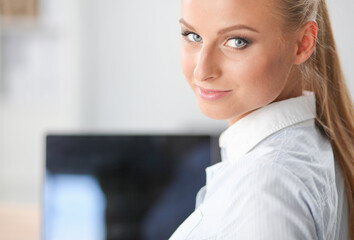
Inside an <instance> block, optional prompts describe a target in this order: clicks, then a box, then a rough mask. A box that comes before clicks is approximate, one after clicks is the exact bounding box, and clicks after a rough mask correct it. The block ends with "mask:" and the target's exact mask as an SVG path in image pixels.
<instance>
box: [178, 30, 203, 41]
mask: <svg viewBox="0 0 354 240" xmlns="http://www.w3.org/2000/svg"><path fill="white" fill-rule="evenodd" d="M182 35H183V36H185V37H187V38H188V40H189V41H191V42H201V41H202V40H203V39H202V37H201V36H199V35H198V34H196V33H193V32H184V33H182Z"/></svg>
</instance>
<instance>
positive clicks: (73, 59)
mask: <svg viewBox="0 0 354 240" xmlns="http://www.w3.org/2000/svg"><path fill="white" fill-rule="evenodd" d="M80 1H81V0H76V1H71V0H60V1H56V0H46V1H45V4H44V5H43V8H45V9H46V12H45V13H46V14H44V15H43V16H42V17H41V18H40V20H39V21H38V22H37V23H35V24H30V25H27V24H24V23H11V24H7V25H4V26H2V28H1V29H0V36H1V37H0V39H1V40H2V44H1V46H2V47H3V48H4V49H2V52H6V51H12V52H10V53H9V54H10V55H8V56H6V57H4V61H6V62H11V59H12V58H14V59H15V61H14V62H13V68H14V70H13V69H12V67H9V66H7V67H4V68H3V69H2V71H1V77H2V79H1V80H0V81H1V83H2V85H1V86H2V89H1V94H0V203H1V202H15V203H27V204H39V202H40V199H41V189H42V178H43V169H44V153H45V135H46V134H47V132H49V131H51V130H55V131H68V130H70V129H77V128H78V126H79V125H80V124H79V116H80V115H79V114H78V113H79V111H80V109H79V99H80V92H81V89H80V86H81V79H82V77H81V76H80V74H81V65H80V64H81V59H80V57H81V56H80V55H81V53H80V42H81V39H80V37H81V36H80V29H81V27H80V26H79V25H80V24H79V23H80V18H79V17H80V11H81V10H80V9H81V6H82V5H83V4H82V2H80ZM9 38H11V39H13V41H14V44H15V45H14V46H11V44H9V43H11V41H6V39H9ZM6 43H7V44H6ZM47 48H49V49H47ZM47 50H48V51H47ZM47 63H48V64H47ZM6 65H7V64H6ZM28 68H30V69H28ZM29 70H31V71H29ZM52 71H54V73H53V72H52ZM14 75H15V76H14ZM16 75H18V76H16Z"/></svg>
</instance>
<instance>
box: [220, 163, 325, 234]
mask: <svg viewBox="0 0 354 240" xmlns="http://www.w3.org/2000/svg"><path fill="white" fill-rule="evenodd" d="M230 194H231V199H232V201H231V202H230V205H229V206H228V211H226V212H227V214H226V216H225V220H226V221H225V222H226V223H228V224H227V225H225V226H224V228H223V230H222V231H220V232H219V233H220V234H219V236H218V237H220V239H247V240H256V239H257V240H269V239H272V240H281V239H287V240H295V239H299V240H300V239H318V237H317V233H316V226H315V221H314V218H313V216H312V211H313V210H314V209H312V208H314V207H313V206H315V205H316V202H315V201H314V200H313V198H312V196H311V194H310V193H309V191H308V189H307V188H306V185H305V184H304V183H303V182H302V181H301V180H300V179H299V178H298V177H297V176H296V175H294V174H293V173H292V172H290V171H289V170H288V169H286V168H284V167H282V166H280V165H278V164H275V163H273V164H264V165H263V166H259V167H257V169H256V170H253V171H252V172H251V173H249V174H245V176H244V179H243V181H242V186H235V188H234V189H230ZM218 239H219V238H218Z"/></svg>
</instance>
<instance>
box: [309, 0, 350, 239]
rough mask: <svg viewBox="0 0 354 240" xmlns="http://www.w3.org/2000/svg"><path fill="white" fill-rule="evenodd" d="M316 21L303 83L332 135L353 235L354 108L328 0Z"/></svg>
mask: <svg viewBox="0 0 354 240" xmlns="http://www.w3.org/2000/svg"><path fill="white" fill-rule="evenodd" d="M316 21H317V24H318V28H319V30H318V36H317V45H316V50H315V51H314V53H313V55H312V56H311V58H310V59H309V61H308V62H306V63H305V66H304V68H305V69H304V75H303V76H304V85H305V88H306V89H307V90H310V91H313V92H314V93H315V96H316V105H317V118H316V124H317V125H318V126H319V127H320V129H322V130H323V132H324V133H325V134H326V135H327V136H328V137H329V139H330V141H331V145H332V148H333V153H334V158H335V161H336V162H337V164H338V166H339V167H340V170H341V173H342V176H343V178H344V182H345V189H346V193H347V196H348V210H349V212H348V217H349V219H348V223H349V226H348V230H349V236H350V239H352V240H353V239H354V108H353V102H352V100H351V98H350V94H349V91H348V88H347V86H346V83H345V79H344V76H343V73H342V69H341V66H340V61H339V58H338V55H337V50H336V44H335V40H334V37H333V33H332V27H331V24H330V19H329V15H328V10H327V5H326V2H325V0H320V2H319V5H318V10H317V17H316Z"/></svg>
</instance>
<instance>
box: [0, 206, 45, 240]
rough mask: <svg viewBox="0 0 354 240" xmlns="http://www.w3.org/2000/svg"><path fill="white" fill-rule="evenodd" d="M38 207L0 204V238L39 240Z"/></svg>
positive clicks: (7, 239)
mask: <svg viewBox="0 0 354 240" xmlns="http://www.w3.org/2000/svg"><path fill="white" fill-rule="evenodd" d="M40 219H41V213H40V207H39V206H36V205H21V204H11V203H1V202H0V236H1V239H6V240H23V239H28V240H39V239H40Z"/></svg>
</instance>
